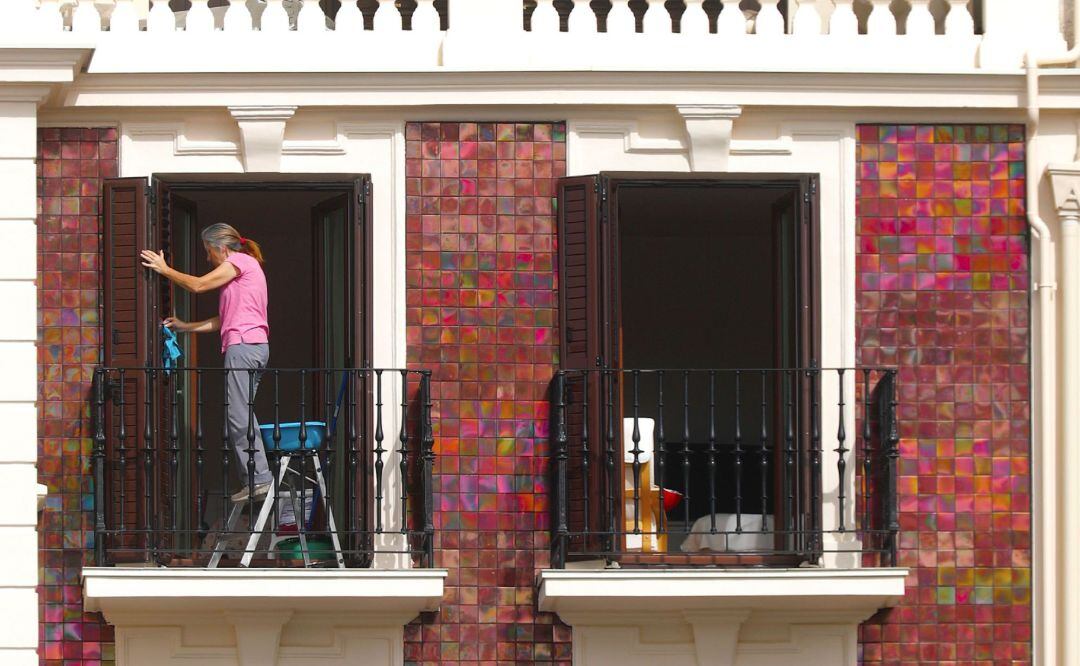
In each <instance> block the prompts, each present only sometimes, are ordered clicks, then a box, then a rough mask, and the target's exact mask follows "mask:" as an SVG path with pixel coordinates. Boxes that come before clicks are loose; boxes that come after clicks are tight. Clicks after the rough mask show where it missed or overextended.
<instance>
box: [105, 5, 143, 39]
mask: <svg viewBox="0 0 1080 666" xmlns="http://www.w3.org/2000/svg"><path fill="white" fill-rule="evenodd" d="M109 31H110V32H138V31H139V15H138V13H137V12H136V11H135V0H116V6H115V7H114V8H113V12H112V15H111V16H110V17H109Z"/></svg>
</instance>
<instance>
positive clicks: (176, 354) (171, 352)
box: [161, 326, 184, 372]
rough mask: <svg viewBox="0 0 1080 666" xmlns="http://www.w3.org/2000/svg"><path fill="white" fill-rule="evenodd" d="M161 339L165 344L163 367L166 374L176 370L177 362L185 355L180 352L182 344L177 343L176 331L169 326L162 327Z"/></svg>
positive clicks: (162, 352) (162, 358) (162, 354)
mask: <svg viewBox="0 0 1080 666" xmlns="http://www.w3.org/2000/svg"><path fill="white" fill-rule="evenodd" d="M161 337H162V342H163V343H164V349H162V351H161V367H163V368H165V372H169V371H171V370H173V369H174V368H176V362H177V361H178V360H180V357H181V356H183V355H184V353H183V352H181V351H180V343H179V342H177V341H176V331H174V330H172V329H171V328H169V327H168V326H162V327H161Z"/></svg>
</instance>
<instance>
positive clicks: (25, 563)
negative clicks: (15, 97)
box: [0, 86, 38, 666]
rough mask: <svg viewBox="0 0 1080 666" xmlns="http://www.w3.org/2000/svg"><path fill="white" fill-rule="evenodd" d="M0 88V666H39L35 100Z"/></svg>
mask: <svg viewBox="0 0 1080 666" xmlns="http://www.w3.org/2000/svg"><path fill="white" fill-rule="evenodd" d="M3 100H4V89H3V87H2V86H0V173H2V174H3V177H4V196H3V197H0V302H2V303H4V320H5V321H4V322H3V324H0V368H3V374H2V377H0V418H3V419H4V422H5V423H11V424H12V429H11V430H10V431H9V433H10V434H6V435H5V436H4V438H3V441H2V442H0V506H2V507H5V508H4V509H3V510H0V542H2V543H4V544H7V545H6V546H5V548H4V549H3V550H0V572H3V573H2V574H0V663H3V664H12V665H13V666H14V665H17V664H27V665H29V664H36V663H37V655H36V649H37V644H38V640H37V629H38V628H37V620H38V603H37V595H36V593H35V590H34V588H35V587H36V585H37V582H38V581H37V568H38V567H37V562H38V553H37V539H36V537H35V532H36V529H37V510H36V509H37V507H36V505H37V501H36V499H37V498H36V495H37V410H36V408H35V403H36V400H37V346H36V340H37V285H36V282H35V280H36V276H37V260H36V259H37V254H36V247H37V246H36V243H37V232H36V224H35V216H36V210H37V182H36V176H35V166H34V162H35V158H36V155H37V141H36V138H37V101H36V100H23V101H3Z"/></svg>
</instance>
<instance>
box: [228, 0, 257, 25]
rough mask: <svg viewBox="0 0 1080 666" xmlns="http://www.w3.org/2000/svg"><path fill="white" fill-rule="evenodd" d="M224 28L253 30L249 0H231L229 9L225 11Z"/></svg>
mask: <svg viewBox="0 0 1080 666" xmlns="http://www.w3.org/2000/svg"><path fill="white" fill-rule="evenodd" d="M224 28H225V31H226V32H250V31H251V28H252V16H251V11H250V10H248V7H247V0H229V9H228V11H226V12H225V23H224Z"/></svg>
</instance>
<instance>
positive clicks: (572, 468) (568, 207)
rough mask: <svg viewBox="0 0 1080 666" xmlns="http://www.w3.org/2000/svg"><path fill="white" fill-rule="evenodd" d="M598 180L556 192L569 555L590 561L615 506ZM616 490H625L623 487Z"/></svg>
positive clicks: (575, 181)
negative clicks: (611, 500) (608, 455)
mask: <svg viewBox="0 0 1080 666" xmlns="http://www.w3.org/2000/svg"><path fill="white" fill-rule="evenodd" d="M599 183H600V180H599V178H598V177H597V176H584V177H575V178H565V179H563V180H561V181H560V182H559V188H558V225H559V227H558V233H559V238H558V241H559V320H560V327H561V330H560V337H559V350H560V364H561V367H562V368H563V369H564V370H569V371H571V372H569V373H567V378H566V390H567V398H568V402H567V410H566V420H567V435H568V441H567V445H568V448H569V451H568V453H569V457H568V461H567V462H568V464H567V508H568V512H567V520H568V523H567V524H568V527H569V532H570V535H571V538H570V543H569V552H570V553H571V556H573V554H586V557H588V553H594V554H595V553H599V552H601V551H603V550H607V548H605V541H606V540H605V539H602V538H599V537H590V536H588V535H589V534H590V533H602V532H605V531H608V530H610V527H611V522H610V515H608V514H610V507H607V506H605V505H606V502H604V501H603V498H604V496H605V484H604V483H603V479H604V477H605V474H606V470H605V469H604V467H603V463H604V456H603V452H604V446H605V441H604V437H603V433H604V428H603V427H602V421H603V418H604V416H605V411H604V409H603V405H604V397H603V391H602V390H601V386H602V384H603V381H602V380H603V378H602V375H601V374H600V373H599V372H598V371H599V370H601V368H602V367H603V366H604V365H605V363H606V359H605V357H606V356H607V354H605V352H606V351H607V350H606V349H604V342H603V341H604V339H605V335H604V324H605V321H604V308H603V303H604V302H605V300H606V299H605V298H604V294H603V288H604V284H605V281H604V280H603V279H602V277H603V274H602V272H601V271H602V270H603V269H602V258H603V246H604V242H603V241H604V233H603V230H602V228H601V224H602V222H601V219H600V205H601V201H600V197H599V196H598V195H599V192H598V190H599ZM575 370H577V371H589V372H573V371H575ZM586 402H587V403H588V407H587V409H586V407H585V403H586ZM619 458H620V459H621V456H619ZM617 487H618V488H619V489H620V492H621V484H620V485H619V486H617Z"/></svg>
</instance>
